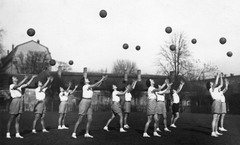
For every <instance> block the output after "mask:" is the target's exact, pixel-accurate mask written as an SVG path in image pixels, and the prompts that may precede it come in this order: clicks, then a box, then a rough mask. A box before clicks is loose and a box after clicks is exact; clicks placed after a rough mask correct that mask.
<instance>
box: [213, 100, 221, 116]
mask: <svg viewBox="0 0 240 145" xmlns="http://www.w3.org/2000/svg"><path fill="white" fill-rule="evenodd" d="M221 108H222V102H221V101H220V100H214V101H213V103H212V108H211V112H212V113H213V114H220V113H222V109H221Z"/></svg>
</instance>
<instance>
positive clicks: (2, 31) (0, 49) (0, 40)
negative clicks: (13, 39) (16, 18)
mask: <svg viewBox="0 0 240 145" xmlns="http://www.w3.org/2000/svg"><path fill="white" fill-rule="evenodd" d="M4 32H5V31H4V29H0V54H1V55H0V58H1V57H2V56H3V54H4V53H5V51H4V49H3V45H2V40H3V34H4Z"/></svg>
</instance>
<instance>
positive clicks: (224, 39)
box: [219, 37, 227, 44]
mask: <svg viewBox="0 0 240 145" xmlns="http://www.w3.org/2000/svg"><path fill="white" fill-rule="evenodd" d="M219 42H220V43H221V44H225V43H226V42H227V39H226V38H224V37H221V38H220V39H219Z"/></svg>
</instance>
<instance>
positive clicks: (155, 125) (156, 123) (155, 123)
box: [154, 114, 159, 132]
mask: <svg viewBox="0 0 240 145" xmlns="http://www.w3.org/2000/svg"><path fill="white" fill-rule="evenodd" d="M158 124H159V119H158V114H154V132H156V131H157V127H158Z"/></svg>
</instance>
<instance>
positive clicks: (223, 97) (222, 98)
mask: <svg viewBox="0 0 240 145" xmlns="http://www.w3.org/2000/svg"><path fill="white" fill-rule="evenodd" d="M219 93H220V100H221V102H223V103H224V102H226V98H225V96H224V94H223V91H220V92H219Z"/></svg>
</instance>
